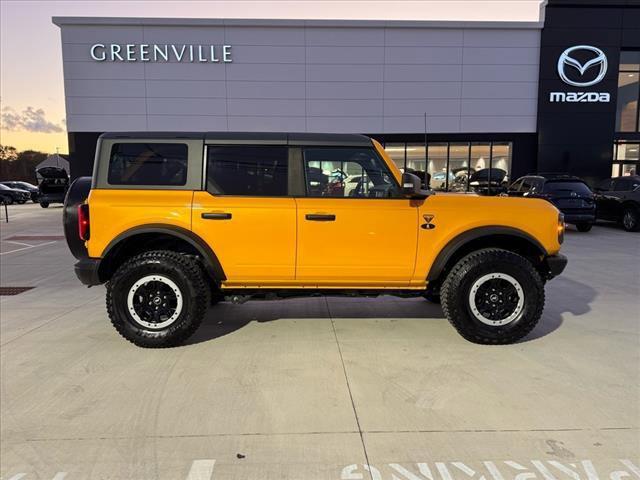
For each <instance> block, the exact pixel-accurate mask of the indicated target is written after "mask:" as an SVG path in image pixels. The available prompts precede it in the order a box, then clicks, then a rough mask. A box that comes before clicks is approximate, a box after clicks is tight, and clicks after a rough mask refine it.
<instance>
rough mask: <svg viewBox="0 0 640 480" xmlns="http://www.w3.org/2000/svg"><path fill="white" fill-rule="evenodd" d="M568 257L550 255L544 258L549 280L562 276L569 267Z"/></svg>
mask: <svg viewBox="0 0 640 480" xmlns="http://www.w3.org/2000/svg"><path fill="white" fill-rule="evenodd" d="M567 262H568V260H567V257H566V256H564V255H562V254H561V253H558V254H556V255H549V256H547V257H545V258H544V260H543V262H542V263H543V265H544V270H545V273H546V274H547V279H549V280H551V279H552V278H553V277H557V276H558V275H560V274H561V273H562V272H563V271H564V269H565V267H566V266H567Z"/></svg>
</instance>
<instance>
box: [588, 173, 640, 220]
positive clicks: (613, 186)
mask: <svg viewBox="0 0 640 480" xmlns="http://www.w3.org/2000/svg"><path fill="white" fill-rule="evenodd" d="M595 194H596V205H597V208H596V216H597V218H598V219H599V220H600V219H602V220H610V221H613V222H618V223H620V224H621V225H622V227H623V228H624V229H625V230H626V231H627V232H638V231H640V176H639V175H631V176H627V177H616V178H609V179H607V180H603V181H602V182H600V183H599V184H598V186H596V188H595Z"/></svg>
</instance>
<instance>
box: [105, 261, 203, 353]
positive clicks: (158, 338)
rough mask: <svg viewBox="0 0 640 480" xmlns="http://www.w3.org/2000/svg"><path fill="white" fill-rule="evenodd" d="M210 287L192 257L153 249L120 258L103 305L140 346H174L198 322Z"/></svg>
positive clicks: (127, 335) (130, 339)
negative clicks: (119, 263) (123, 260)
mask: <svg viewBox="0 0 640 480" xmlns="http://www.w3.org/2000/svg"><path fill="white" fill-rule="evenodd" d="M208 305H209V289H208V287H207V285H206V283H205V277H204V275H203V273H202V269H201V268H200V267H199V265H198V263H197V262H196V260H194V259H192V258H189V257H187V256H185V255H182V254H180V253H177V252H171V251H166V250H157V251H151V252H145V253H142V254H140V255H137V256H135V257H133V258H131V259H129V260H128V261H126V262H125V263H124V264H122V265H121V266H120V267H119V268H118V270H117V271H116V273H115V274H114V275H113V277H112V279H111V281H110V282H109V283H108V285H107V311H108V313H109V317H110V318H111V323H112V324H113V326H114V327H115V328H116V330H117V331H118V332H119V333H120V335H122V336H123V337H124V338H126V339H127V340H129V341H130V342H132V343H134V344H135V345H138V346H139V347H146V348H161V347H172V346H176V345H179V344H181V343H183V342H184V341H185V340H186V339H187V338H188V337H190V336H191V335H192V334H193V333H194V332H195V331H196V330H197V328H198V327H199V326H200V323H201V322H202V319H203V318H204V316H205V314H206V311H207V306H208Z"/></svg>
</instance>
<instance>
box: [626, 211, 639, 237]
mask: <svg viewBox="0 0 640 480" xmlns="http://www.w3.org/2000/svg"><path fill="white" fill-rule="evenodd" d="M622 228H624V229H625V230H626V231H627V232H638V231H640V213H639V212H638V209H637V208H633V207H632V206H628V207H625V209H624V210H623V212H622Z"/></svg>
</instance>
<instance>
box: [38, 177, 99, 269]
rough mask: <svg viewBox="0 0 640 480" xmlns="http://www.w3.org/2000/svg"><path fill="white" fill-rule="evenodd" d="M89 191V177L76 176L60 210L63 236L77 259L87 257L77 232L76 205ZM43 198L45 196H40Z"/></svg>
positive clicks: (80, 202) (82, 241)
mask: <svg viewBox="0 0 640 480" xmlns="http://www.w3.org/2000/svg"><path fill="white" fill-rule="evenodd" d="M90 191H91V177H78V178H76V179H75V180H74V182H73V183H72V184H71V185H70V186H69V190H67V194H66V195H65V197H64V207H63V210H62V225H63V227H64V237H65V239H66V240H67V245H68V246H69V250H70V251H71V254H72V255H73V256H74V257H76V258H77V259H78V260H81V259H83V258H89V254H88V252H87V247H86V246H85V244H84V240H82V239H81V238H80V235H79V233H78V205H81V204H83V203H84V202H85V200H86V199H87V197H88V196H89V192H90ZM41 198H45V197H41Z"/></svg>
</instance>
